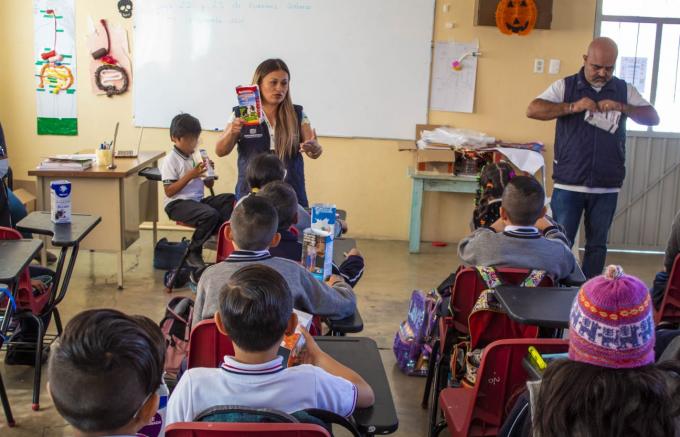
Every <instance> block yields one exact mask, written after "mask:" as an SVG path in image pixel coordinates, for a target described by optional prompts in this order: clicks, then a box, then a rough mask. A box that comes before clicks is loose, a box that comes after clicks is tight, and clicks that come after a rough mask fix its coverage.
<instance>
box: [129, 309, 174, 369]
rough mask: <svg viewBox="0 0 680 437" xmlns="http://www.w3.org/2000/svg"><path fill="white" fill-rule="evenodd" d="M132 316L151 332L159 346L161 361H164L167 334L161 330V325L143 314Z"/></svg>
mask: <svg viewBox="0 0 680 437" xmlns="http://www.w3.org/2000/svg"><path fill="white" fill-rule="evenodd" d="M130 318H131V319H132V320H134V321H135V322H137V323H138V324H139V326H141V327H142V329H144V330H145V331H146V333H147V334H149V337H151V340H153V343H154V344H155V345H156V346H158V354H159V356H160V357H161V362H162V363H164V362H165V346H166V344H165V335H163V331H161V327H160V326H158V323H156V322H154V321H153V320H151V319H150V318H148V317H146V316H142V315H132V316H130Z"/></svg>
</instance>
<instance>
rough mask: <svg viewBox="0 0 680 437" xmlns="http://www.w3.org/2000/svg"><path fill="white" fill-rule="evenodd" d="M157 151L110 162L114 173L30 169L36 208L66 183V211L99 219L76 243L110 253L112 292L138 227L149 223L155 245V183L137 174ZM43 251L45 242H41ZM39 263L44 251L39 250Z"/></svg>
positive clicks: (156, 156) (151, 162) (95, 168)
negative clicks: (68, 186) (114, 276)
mask: <svg viewBox="0 0 680 437" xmlns="http://www.w3.org/2000/svg"><path fill="white" fill-rule="evenodd" d="M164 155H165V152H162V151H145V152H140V153H139V156H138V157H136V158H116V160H115V164H116V168H115V169H113V170H109V169H108V168H107V167H106V166H104V165H96V166H93V167H92V168H89V169H87V170H83V171H54V170H37V169H35V170H31V171H29V173H28V174H30V175H32V176H35V177H36V179H37V181H36V199H37V209H38V210H43V211H47V210H49V209H50V204H51V189H50V184H51V183H52V182H54V181H57V180H63V179H66V180H68V181H70V182H71V210H72V211H74V212H78V213H82V214H90V215H93V216H98V217H102V221H101V224H100V225H99V226H97V228H96V229H94V230H93V231H92V232H91V233H90V235H89V236H88V238H86V239H84V240H83V241H82V243H81V244H80V246H81V248H83V249H89V250H95V251H103V252H114V253H116V255H117V258H118V259H117V262H116V267H117V270H118V288H119V289H120V288H123V272H124V268H123V251H124V250H125V249H127V248H128V247H130V245H131V244H132V243H134V242H135V241H137V240H138V239H139V237H140V225H141V224H142V223H143V222H151V223H152V226H153V227H152V230H153V244H154V245H155V244H156V237H157V222H158V210H159V208H158V184H157V183H156V182H153V181H149V180H147V179H146V178H145V177H143V176H140V175H139V171H140V170H142V169H144V168H148V167H151V168H154V167H157V165H158V161H159V160H160V159H161V158H162V157H163V156H164ZM45 243H46V246H45V247H47V243H48V241H47V240H45ZM43 259H44V249H43Z"/></svg>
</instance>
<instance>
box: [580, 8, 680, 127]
mask: <svg viewBox="0 0 680 437" xmlns="http://www.w3.org/2000/svg"><path fill="white" fill-rule="evenodd" d="M609 1H611V0H609ZM603 3H604V0H597V3H596V9H595V29H594V32H593V34H594V36H595V37H598V36H600V32H601V29H602V23H603V22H605V21H612V22H616V23H635V24H637V23H640V24H644V23H650V24H656V36H655V38H656V39H655V41H654V53H653V60H652V83H651V88H650V92H649V103H651V105H652V106H655V104H656V93H657V84H658V80H659V63H660V59H659V53H660V52H661V38H662V35H663V27H664V25H666V24H676V25H680V18H667V17H639V16H633V15H604V14H603V13H602V6H603ZM626 135H628V136H642V137H664V138H668V137H673V138H680V132H667V131H658V130H654V126H647V129H646V130H638V131H630V130H628V131H626Z"/></svg>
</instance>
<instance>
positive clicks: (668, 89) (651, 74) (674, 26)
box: [596, 0, 680, 133]
mask: <svg viewBox="0 0 680 437" xmlns="http://www.w3.org/2000/svg"><path fill="white" fill-rule="evenodd" d="M596 26H597V30H598V33H599V35H601V36H608V37H610V38H612V39H613V40H614V41H616V43H617V44H618V46H619V58H618V62H617V65H616V71H615V75H616V76H617V77H620V78H621V79H624V80H626V82H629V83H631V84H633V85H634V86H635V88H637V90H638V91H639V92H640V94H642V96H643V97H644V98H645V99H647V100H648V101H649V102H650V103H651V104H652V105H654V106H655V107H656V110H657V111H658V113H659V117H660V118H661V123H660V124H659V125H658V126H654V127H647V126H642V125H639V124H637V123H635V122H634V121H632V120H630V119H629V120H628V122H627V125H626V126H627V128H628V130H629V131H653V132H675V133H680V1H678V0H647V1H644V2H643V1H640V0H598V16H597V24H596Z"/></svg>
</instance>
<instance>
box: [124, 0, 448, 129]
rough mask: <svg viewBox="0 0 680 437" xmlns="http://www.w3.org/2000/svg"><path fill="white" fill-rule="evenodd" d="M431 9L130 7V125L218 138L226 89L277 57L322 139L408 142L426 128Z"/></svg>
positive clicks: (233, 4) (381, 5)
mask: <svg viewBox="0 0 680 437" xmlns="http://www.w3.org/2000/svg"><path fill="white" fill-rule="evenodd" d="M434 3H435V0H144V1H138V2H135V12H134V19H135V24H134V53H133V55H134V67H133V68H134V70H133V73H134V74H133V76H134V77H133V94H134V99H133V100H134V117H135V125H137V126H148V127H165V128H167V127H169V125H170V121H171V119H172V117H173V116H175V115H176V114H178V113H180V112H188V113H191V114H193V115H194V116H196V117H198V119H199V120H200V121H201V124H202V126H203V128H204V129H209V130H218V129H224V127H225V125H226V123H227V122H228V120H229V116H230V114H231V109H232V107H233V106H236V105H237V100H236V93H235V91H234V88H235V87H236V86H238V85H246V84H250V81H251V80H252V76H253V72H254V71H255V68H256V67H257V65H258V64H259V63H260V62H262V61H263V60H265V59H267V58H281V59H283V60H284V61H285V62H286V64H288V67H289V69H290V70H291V81H290V93H291V97H292V98H293V102H294V103H295V104H298V105H302V106H304V109H305V113H306V114H307V115H308V116H309V118H310V121H311V122H312V126H314V127H315V128H316V130H317V133H318V134H319V135H320V136H338V137H367V138H394V139H413V138H414V132H415V129H414V125H416V124H424V123H426V122H427V104H428V91H429V78H430V63H431V53H432V49H431V44H432V43H431V41H432V32H433V20H434Z"/></svg>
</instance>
